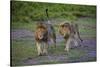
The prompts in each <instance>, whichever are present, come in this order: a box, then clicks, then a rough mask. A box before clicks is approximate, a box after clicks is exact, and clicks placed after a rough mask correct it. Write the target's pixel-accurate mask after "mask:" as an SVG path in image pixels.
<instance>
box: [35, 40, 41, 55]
mask: <svg viewBox="0 0 100 67" xmlns="http://www.w3.org/2000/svg"><path fill="white" fill-rule="evenodd" d="M36 46H37V52H38V55H39V56H41V55H42V49H41V43H39V42H37V43H36Z"/></svg>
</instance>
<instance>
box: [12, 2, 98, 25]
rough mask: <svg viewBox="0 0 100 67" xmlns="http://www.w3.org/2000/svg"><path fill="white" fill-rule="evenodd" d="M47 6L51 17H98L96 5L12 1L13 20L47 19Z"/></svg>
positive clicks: (74, 18) (69, 18)
mask: <svg viewBox="0 0 100 67" xmlns="http://www.w3.org/2000/svg"><path fill="white" fill-rule="evenodd" d="M46 8H48V13H49V19H54V18H65V19H68V20H72V21H73V20H76V19H77V18H78V17H86V16H87V17H96V6H87V5H84V6H83V5H73V4H55V3H52V4H50V3H39V2H23V1H12V2H11V11H12V12H11V16H12V22H27V23H28V22H32V21H35V20H47V17H46V13H45V9H46Z"/></svg>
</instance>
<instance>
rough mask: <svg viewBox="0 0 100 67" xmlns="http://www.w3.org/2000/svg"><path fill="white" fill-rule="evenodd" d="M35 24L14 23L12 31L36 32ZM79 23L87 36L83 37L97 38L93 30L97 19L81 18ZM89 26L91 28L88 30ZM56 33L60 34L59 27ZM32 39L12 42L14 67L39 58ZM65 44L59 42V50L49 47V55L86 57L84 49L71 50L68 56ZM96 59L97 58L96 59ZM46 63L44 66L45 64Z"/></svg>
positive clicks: (71, 57)
mask: <svg viewBox="0 0 100 67" xmlns="http://www.w3.org/2000/svg"><path fill="white" fill-rule="evenodd" d="M35 23H36V21H34V22H32V23H31V22H30V23H20V22H18V23H15V22H14V23H12V29H14V30H15V29H27V30H29V31H34V30H35ZM77 23H78V24H79V30H80V32H81V34H85V35H81V36H82V37H87V38H92V37H96V29H95V28H91V27H93V26H95V24H96V19H95V18H79V20H78V21H77ZM87 25H89V26H90V27H89V28H88V26H87ZM55 29H56V32H57V33H58V26H55ZM27 38H28V39H29V38H30V37H24V40H23V38H19V39H16V40H12V45H11V49H12V57H11V59H12V65H14V66H16V65H23V63H22V62H23V60H24V59H27V58H34V57H36V56H37V51H36V46H35V43H34V41H32V40H28V39H27ZM64 47H65V46H64V42H59V45H58V46H57V48H54V47H53V44H52V46H50V47H49V49H48V51H49V54H51V55H66V57H68V58H69V59H70V60H75V59H77V58H80V57H82V56H84V55H85V54H86V52H85V51H84V50H82V49H77V48H76V49H71V50H70V52H69V53H68V55H67V52H66V51H64ZM40 59H41V57H40ZM94 59H95V58H94ZM45 63H48V64H51V63H59V62H58V61H51V62H45ZM45 63H44V64H45Z"/></svg>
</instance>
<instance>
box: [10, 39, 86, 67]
mask: <svg viewBox="0 0 100 67" xmlns="http://www.w3.org/2000/svg"><path fill="white" fill-rule="evenodd" d="M60 44H62V45H59V46H57V48H54V47H53V45H52V46H49V49H48V51H49V54H51V55H54V56H58V55H66V58H67V52H66V51H64V43H63V42H60ZM11 49H12V57H11V59H12V65H13V66H19V65H23V63H22V62H23V60H25V59H28V58H35V57H37V51H36V46H35V44H30V42H26V41H17V42H16V41H13V43H12V47H11ZM84 54H85V51H82V50H78V49H72V50H71V51H70V53H68V57H69V58H71V59H74V60H75V59H77V58H80V57H81V56H83V55H84ZM38 58H39V57H38ZM35 59H36V58H35ZM37 60H38V61H39V60H41V61H43V58H41V57H40V58H39V59H37ZM44 60H45V58H44ZM48 61H49V60H48ZM45 63H48V64H51V63H59V61H56V60H53V61H50V62H43V64H45Z"/></svg>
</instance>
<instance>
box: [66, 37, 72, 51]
mask: <svg viewBox="0 0 100 67" xmlns="http://www.w3.org/2000/svg"><path fill="white" fill-rule="evenodd" d="M71 41H72V38H71V37H69V38H68V39H67V41H66V45H65V51H67V52H69V48H70V43H71Z"/></svg>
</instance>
